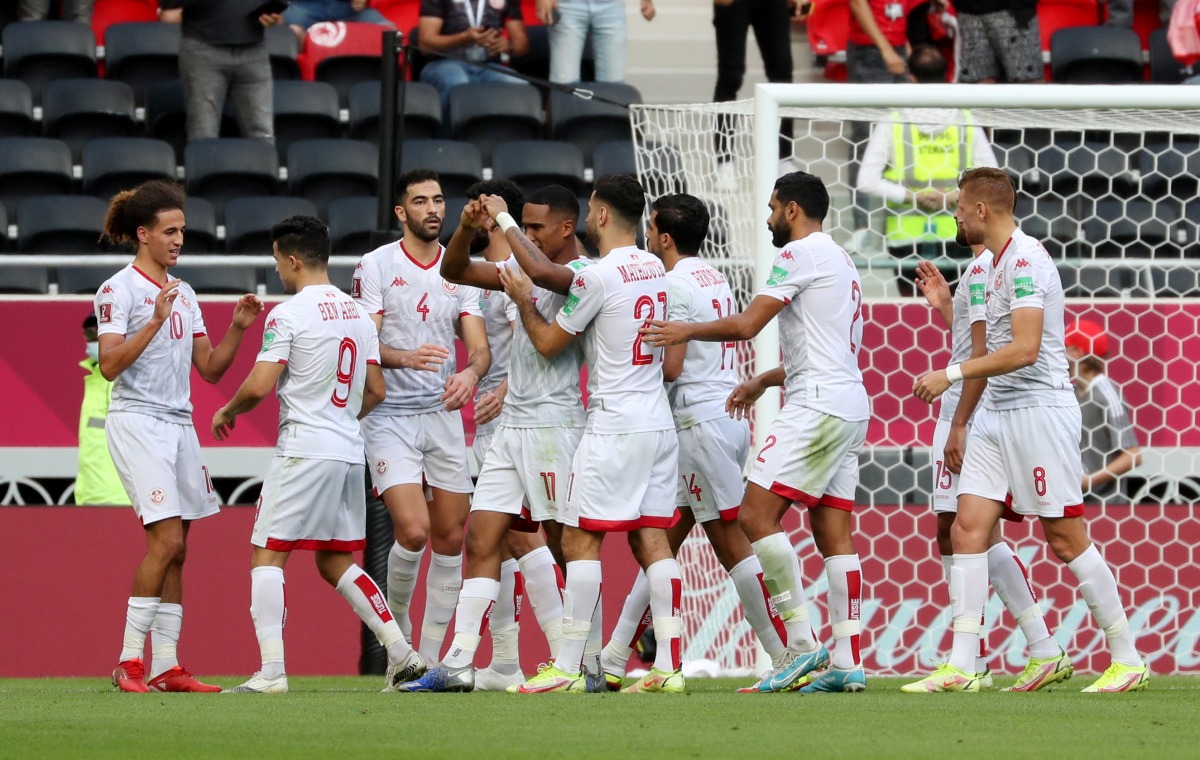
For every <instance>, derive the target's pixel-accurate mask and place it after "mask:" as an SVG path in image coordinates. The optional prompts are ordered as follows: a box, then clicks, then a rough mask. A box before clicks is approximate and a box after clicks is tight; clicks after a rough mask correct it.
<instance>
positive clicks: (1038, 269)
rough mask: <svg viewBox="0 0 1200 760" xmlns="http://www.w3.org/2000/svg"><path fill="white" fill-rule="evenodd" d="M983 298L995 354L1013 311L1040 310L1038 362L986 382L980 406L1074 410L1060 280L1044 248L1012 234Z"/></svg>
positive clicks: (1008, 334) (1008, 332)
mask: <svg viewBox="0 0 1200 760" xmlns="http://www.w3.org/2000/svg"><path fill="white" fill-rule="evenodd" d="M989 280H990V282H989V283H988V288H987V293H986V298H987V348H988V353H994V352H996V351H999V350H1000V349H1001V348H1004V347H1005V346H1007V345H1008V344H1009V343H1012V339H1013V336H1012V313H1013V312H1014V311H1015V310H1017V309H1025V308H1034V309H1041V310H1042V344H1041V348H1040V349H1039V350H1038V355H1037V360H1036V361H1035V362H1034V363H1033V364H1031V365H1029V366H1028V367H1022V368H1021V369H1018V370H1016V371H1014V372H1009V373H1008V374H1006V375H999V376H997V377H993V378H989V379H988V385H987V392H986V393H985V394H984V397H983V404H984V406H986V407H987V408H988V409H1021V408H1025V407H1031V406H1075V405H1077V404H1078V403H1079V401H1078V399H1077V398H1076V396H1075V391H1074V390H1073V388H1072V386H1071V375H1070V371H1069V370H1068V368H1067V348H1066V342H1065V337H1064V333H1065V332H1066V325H1065V319H1066V315H1065V302H1064V299H1063V289H1062V280H1061V279H1059V276H1058V269H1057V268H1056V267H1055V266H1054V261H1053V260H1052V259H1051V258H1050V254H1048V253H1046V249H1045V248H1043V247H1042V244H1041V243H1039V242H1038V241H1037V240H1034V239H1033V238H1031V237H1030V236H1028V235H1026V234H1025V233H1024V232H1021V230H1019V229H1017V230H1013V234H1012V237H1011V238H1009V240H1008V242H1007V243H1005V245H1004V249H1003V250H1002V251H1000V252H999V253H998V254H997V255H996V259H995V263H994V264H993V267H992V276H991V277H990V278H989Z"/></svg>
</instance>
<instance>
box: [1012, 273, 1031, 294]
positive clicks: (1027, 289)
mask: <svg viewBox="0 0 1200 760" xmlns="http://www.w3.org/2000/svg"><path fill="white" fill-rule="evenodd" d="M1013 291H1014V293H1015V295H1016V297H1017V298H1024V297H1025V296H1031V295H1033V278H1032V277H1018V278H1017V279H1015V280H1013Z"/></svg>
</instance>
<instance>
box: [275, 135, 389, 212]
mask: <svg viewBox="0 0 1200 760" xmlns="http://www.w3.org/2000/svg"><path fill="white" fill-rule="evenodd" d="M378 184H379V150H378V149H377V148H376V147H375V146H374V145H372V144H371V143H369V142H360V141H358V140H303V141H301V142H297V143H292V147H291V149H290V150H289V151H288V194H289V195H292V196H297V197H300V198H307V199H308V200H310V201H312V203H313V205H315V206H316V207H317V212H318V214H319V215H320V216H321V217H322V218H325V215H326V212H327V211H328V210H329V204H330V203H331V202H332V201H334V200H337V199H338V198H353V197H355V196H370V197H374V195H375V192H376V189H377V188H378Z"/></svg>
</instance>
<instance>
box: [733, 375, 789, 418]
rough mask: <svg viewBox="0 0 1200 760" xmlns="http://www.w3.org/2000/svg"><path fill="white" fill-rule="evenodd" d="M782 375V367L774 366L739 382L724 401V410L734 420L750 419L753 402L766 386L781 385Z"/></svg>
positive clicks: (764, 390)
mask: <svg viewBox="0 0 1200 760" xmlns="http://www.w3.org/2000/svg"><path fill="white" fill-rule="evenodd" d="M784 377H785V375H784V372H783V367H776V368H775V369H771V370H767V371H766V372H763V373H762V374H761V375H755V376H754V377H752V378H750V379H749V380H747V381H745V382H743V383H741V384H739V385H738V386H737V387H736V388H734V389H733V392H732V393H730V394H729V398H728V400H726V401H725V411H726V412H729V416H730V417H733V418H734V419H736V420H748V419H750V412H751V411H753V410H754V402H756V401H758V399H759V398H760V397H761V396H762V395H763V393H764V392H766V390H767V388H770V387H772V386H781V385H783V381H784Z"/></svg>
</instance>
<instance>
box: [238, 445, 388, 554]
mask: <svg viewBox="0 0 1200 760" xmlns="http://www.w3.org/2000/svg"><path fill="white" fill-rule="evenodd" d="M366 503H367V502H366V486H365V484H364V483H363V465H361V464H350V463H349V462H337V461H334V460H331V459H300V458H299V457H280V456H277V457H275V458H273V459H272V460H271V464H270V465H269V466H268V467H267V474H266V477H264V478H263V486H262V494H261V495H260V496H259V497H258V508H257V510H256V511H255V514H254V532H253V533H251V534H250V543H251V544H253V545H255V546H261V547H263V548H266V549H270V550H271V551H276V552H290V551H295V550H297V549H312V550H314V551H332V552H353V551H358V550H359V549H362V548H363V547H365V546H366V545H367V540H366V535H367V532H366V531H367V528H366V520H367V509H366Z"/></svg>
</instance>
